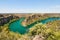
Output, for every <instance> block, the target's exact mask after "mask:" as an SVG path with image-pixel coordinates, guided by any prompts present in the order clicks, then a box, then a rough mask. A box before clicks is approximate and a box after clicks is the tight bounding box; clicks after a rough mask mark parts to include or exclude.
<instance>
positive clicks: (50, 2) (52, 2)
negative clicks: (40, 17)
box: [0, 0, 60, 13]
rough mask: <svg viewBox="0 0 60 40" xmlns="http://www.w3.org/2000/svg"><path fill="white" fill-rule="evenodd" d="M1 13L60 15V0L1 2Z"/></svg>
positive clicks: (8, 0)
mask: <svg viewBox="0 0 60 40" xmlns="http://www.w3.org/2000/svg"><path fill="white" fill-rule="evenodd" d="M0 13H60V0H0Z"/></svg>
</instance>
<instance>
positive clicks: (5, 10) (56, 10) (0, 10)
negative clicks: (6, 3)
mask: <svg viewBox="0 0 60 40" xmlns="http://www.w3.org/2000/svg"><path fill="white" fill-rule="evenodd" d="M0 13H60V5H56V6H51V7H48V8H41V9H15V8H0Z"/></svg>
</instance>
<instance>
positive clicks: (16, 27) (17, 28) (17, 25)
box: [9, 17, 60, 34]
mask: <svg viewBox="0 0 60 40" xmlns="http://www.w3.org/2000/svg"><path fill="white" fill-rule="evenodd" d="M24 19H25V18H23V17H22V18H20V19H19V20H16V21H15V22H13V23H11V24H10V25H9V30H10V31H13V32H18V33H20V34H24V33H27V32H28V30H29V28H31V27H32V26H34V25H35V24H37V22H39V23H43V24H45V23H47V22H50V21H54V20H60V18H59V17H50V18H47V19H44V20H39V21H37V22H34V23H32V24H30V25H28V26H27V27H25V26H23V25H22V21H23V20H24Z"/></svg>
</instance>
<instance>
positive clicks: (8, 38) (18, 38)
mask: <svg viewBox="0 0 60 40" xmlns="http://www.w3.org/2000/svg"><path fill="white" fill-rule="evenodd" d="M16 20H17V19H13V20H11V21H10V22H9V23H7V24H5V25H4V26H0V40H33V39H34V38H35V36H36V35H39V36H41V37H42V40H60V23H59V22H60V20H56V21H53V22H48V23H46V24H42V23H37V24H36V25H34V26H33V27H31V28H30V29H29V32H28V33H26V34H24V35H22V34H19V33H18V32H17V33H14V32H12V31H9V29H8V27H9V24H10V23H11V22H13V21H16Z"/></svg>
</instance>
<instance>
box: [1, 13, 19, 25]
mask: <svg viewBox="0 0 60 40" xmlns="http://www.w3.org/2000/svg"><path fill="white" fill-rule="evenodd" d="M16 18H19V17H18V16H13V15H11V14H9V15H7V14H5V15H2V14H0V26H3V25H4V24H6V23H8V22H9V21H10V20H12V19H16Z"/></svg>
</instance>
